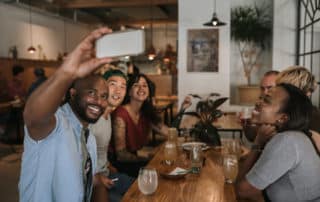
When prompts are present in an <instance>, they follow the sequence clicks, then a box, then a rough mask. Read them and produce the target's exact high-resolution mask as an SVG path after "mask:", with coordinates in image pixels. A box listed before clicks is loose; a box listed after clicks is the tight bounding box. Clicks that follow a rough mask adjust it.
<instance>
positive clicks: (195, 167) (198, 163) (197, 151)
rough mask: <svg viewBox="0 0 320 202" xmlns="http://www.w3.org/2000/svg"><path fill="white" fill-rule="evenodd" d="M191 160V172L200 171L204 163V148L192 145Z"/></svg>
mask: <svg viewBox="0 0 320 202" xmlns="http://www.w3.org/2000/svg"><path fill="white" fill-rule="evenodd" d="M190 161H191V173H194V174H198V173H200V170H201V167H202V163H203V154H202V148H201V146H200V145H193V146H192V147H191V150H190Z"/></svg>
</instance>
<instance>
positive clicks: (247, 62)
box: [231, 5, 272, 85]
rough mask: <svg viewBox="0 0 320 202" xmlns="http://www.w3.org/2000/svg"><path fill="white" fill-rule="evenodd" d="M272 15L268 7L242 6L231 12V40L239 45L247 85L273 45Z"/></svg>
mask: <svg viewBox="0 0 320 202" xmlns="http://www.w3.org/2000/svg"><path fill="white" fill-rule="evenodd" d="M271 36H272V15H271V14H270V9H268V7H266V6H262V7H258V6H257V5H254V6H240V7H236V8H233V9H232V10H231V38H232V39H233V40H234V41H235V42H236V43H237V46H238V49H239V52H240V57H241V62H242V66H243V70H244V75H245V77H246V80H247V84H248V85H251V84H252V83H251V73H252V70H253V69H254V68H257V67H259V66H260V65H259V59H260V56H261V54H262V53H263V51H264V50H266V48H268V45H269V44H271Z"/></svg>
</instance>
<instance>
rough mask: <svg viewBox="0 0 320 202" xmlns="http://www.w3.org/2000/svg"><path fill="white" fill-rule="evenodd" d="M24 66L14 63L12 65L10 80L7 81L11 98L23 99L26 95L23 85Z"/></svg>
mask: <svg viewBox="0 0 320 202" xmlns="http://www.w3.org/2000/svg"><path fill="white" fill-rule="evenodd" d="M23 75H24V67H22V66H20V65H15V66H13V67H12V76H13V78H12V80H11V81H10V82H9V83H8V93H9V98H10V99H11V100H15V99H20V100H21V101H24V100H25V97H26V95H27V93H26V89H25V87H24V85H23Z"/></svg>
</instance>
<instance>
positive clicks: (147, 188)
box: [138, 168, 158, 195]
mask: <svg viewBox="0 0 320 202" xmlns="http://www.w3.org/2000/svg"><path fill="white" fill-rule="evenodd" d="M138 187H139V190H140V191H141V192H142V193H143V194H145V195H150V194H153V193H154V192H155V191H156V189H157V187H158V174H157V171H156V169H154V168H140V170H139V176H138Z"/></svg>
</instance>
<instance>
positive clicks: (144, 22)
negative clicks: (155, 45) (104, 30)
mask: <svg viewBox="0 0 320 202" xmlns="http://www.w3.org/2000/svg"><path fill="white" fill-rule="evenodd" d="M177 22H178V20H177V19H158V20H153V21H152V24H154V25H156V24H177ZM150 23H151V22H150V20H118V21H113V22H112V23H110V24H108V22H106V25H107V26H120V25H132V26H142V25H144V26H149V25H150Z"/></svg>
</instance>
